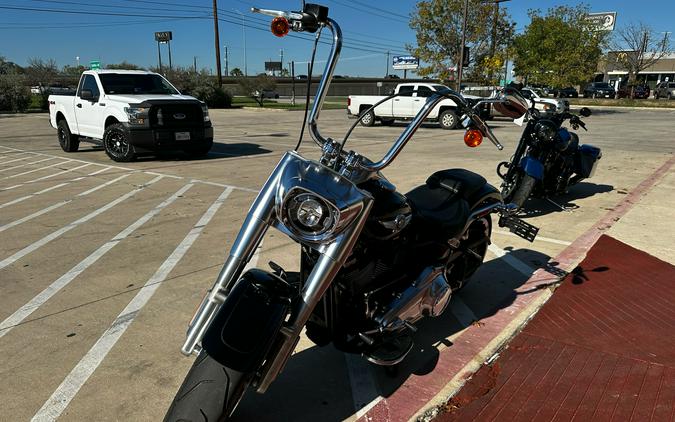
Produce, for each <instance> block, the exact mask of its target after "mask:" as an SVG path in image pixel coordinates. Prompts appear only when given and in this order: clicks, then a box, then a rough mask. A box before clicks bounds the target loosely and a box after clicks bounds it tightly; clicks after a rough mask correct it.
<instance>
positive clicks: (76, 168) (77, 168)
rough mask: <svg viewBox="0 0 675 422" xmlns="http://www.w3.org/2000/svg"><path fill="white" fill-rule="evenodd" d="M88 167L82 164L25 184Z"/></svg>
mask: <svg viewBox="0 0 675 422" xmlns="http://www.w3.org/2000/svg"><path fill="white" fill-rule="evenodd" d="M90 165H91V164H82V165H81V166H77V167H73V168H72V169H67V170H63V171H59V172H57V173H54V174H49V175H47V176H42V177H39V178H37V179H33V180H29V181H28V182H26V183H34V182H39V181H41V180H47V179H51V178H52V177H56V176H60V175H62V174H65V173H70V172H71V171H75V170H79V169H81V168H85V167H88V166H90Z"/></svg>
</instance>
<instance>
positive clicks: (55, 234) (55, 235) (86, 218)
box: [0, 176, 163, 270]
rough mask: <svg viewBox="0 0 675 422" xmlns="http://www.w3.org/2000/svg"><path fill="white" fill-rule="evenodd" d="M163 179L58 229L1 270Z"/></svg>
mask: <svg viewBox="0 0 675 422" xmlns="http://www.w3.org/2000/svg"><path fill="white" fill-rule="evenodd" d="M162 178H163V177H162V176H157V177H155V178H154V179H152V180H151V181H149V182H148V183H146V184H144V185H142V186H140V187H139V188H137V189H134V190H132V191H131V192H127V193H126V194H124V195H122V196H120V197H119V198H117V199H115V200H114V201H112V202H109V203H108V204H106V205H104V206H102V207H101V208H99V209H97V210H95V211H93V212H91V213H89V214H87V215H85V216H84V217H82V218H80V219H78V220H75V221H73V222H72V223H70V224H68V225H67V226H65V227H62V228H60V229H58V230H57V231H55V232H53V233H51V234H49V235H47V236H45V237H43V238H42V239H40V240H38V241H36V242H33V243H31V244H30V245H28V246H26V247H25V248H23V249H21V250H20V251H18V252H16V253H15V254H14V255H12V256H10V257H8V258H5V259H3V260H2V261H0V270H1V269H3V268H5V267H6V266H8V265H11V264H13V263H14V262H16V261H18V260H19V259H21V258H23V257H24V256H26V255H28V254H29V253H31V252H33V251H34V250H36V249H38V248H40V247H42V246H44V245H46V244H47V243H49V242H51V241H52V240H54V239H56V238H58V237H60V236H61V235H63V234H64V233H67V232H69V231H70V230H72V229H74V228H75V227H77V226H79V225H80V224H83V223H86V222H87V221H89V220H91V219H92V218H94V217H96V216H98V215H99V214H102V213H104V212H105V211H107V210H109V209H110V208H112V207H114V206H115V205H117V204H119V203H120V202H122V201H125V200H126V199H128V198H131V197H132V196H134V195H136V194H137V193H138V192H140V191H141V190H143V189H145V188H146V187H147V186H149V185H151V184H153V183H155V182H158V181H159V180H161V179H162Z"/></svg>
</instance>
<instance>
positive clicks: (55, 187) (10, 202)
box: [0, 167, 110, 208]
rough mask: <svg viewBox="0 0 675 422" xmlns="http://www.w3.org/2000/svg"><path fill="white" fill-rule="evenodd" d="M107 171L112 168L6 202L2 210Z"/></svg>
mask: <svg viewBox="0 0 675 422" xmlns="http://www.w3.org/2000/svg"><path fill="white" fill-rule="evenodd" d="M107 170H110V167H107V168H104V169H101V170H97V171H95V172H93V173H89V174H88V175H87V176H80V177H76V178H74V179H71V180H69V181H67V182H64V183H59V184H58V185H54V186H51V187H48V188H47V189H42V190H41V191H38V192H34V193H31V194H28V195H25V196H22V197H21V198H17V199H14V200H12V201H9V202H5V203H4V204H0V208H5V207H8V206H10V205H14V204H18V203H19V202H23V201H25V200H26V199H30V198H33V197H35V196H38V195H42V194H43V193H47V192H50V191H53V190H55V189H58V188H62V187H64V186H67V185H69V184H71V183H72V182H77V181H80V180H83V179H86V178H87V177H89V176H95V175H97V174H101V173H103V172H104V171H107Z"/></svg>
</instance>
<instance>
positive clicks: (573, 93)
mask: <svg viewBox="0 0 675 422" xmlns="http://www.w3.org/2000/svg"><path fill="white" fill-rule="evenodd" d="M550 92H551V94H553V96H554V97H558V98H577V97H578V96H579V92H577V90H576V89H574V87H571V86H567V87H565V88H554V89H552V90H550Z"/></svg>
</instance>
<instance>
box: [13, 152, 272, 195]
mask: <svg viewBox="0 0 675 422" xmlns="http://www.w3.org/2000/svg"><path fill="white" fill-rule="evenodd" d="M0 148H5V149H7V150H10V151H19V152H26V153H30V154H34V155H41V156H43V157H50V159H54V158H63V157H59V156H58V155H49V154H44V153H41V152H32V151H25V150H22V149H18V148H10V147H6V146H2V145H0ZM270 154H272V153H270ZM266 155H267V154H266ZM70 161H76V162H80V163H89V164H94V165H96V166H103V165H105V164H100V163H94V162H91V161H84V160H77V159H70ZM110 167H111V168H115V169H120V170H127V171H137V170H136V169H133V168H130V167H122V166H110ZM5 170H6V169H5ZM0 171H4V170H2V169H0ZM143 172H144V173H146V174H150V175H153V176H164V177H169V178H172V179H179V180H182V179H185V178H184V177H182V176H176V175H173V174H166V173H158V172H154V171H143ZM190 183H199V184H205V185H211V186H217V187H219V188H231V189H236V190H241V191H245V192H253V193H258V190H257V189H251V188H245V187H243V186H235V185H228V184H226V183H218V182H209V181H206V180H200V179H191V180H190Z"/></svg>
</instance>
